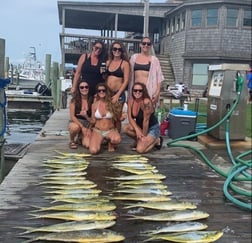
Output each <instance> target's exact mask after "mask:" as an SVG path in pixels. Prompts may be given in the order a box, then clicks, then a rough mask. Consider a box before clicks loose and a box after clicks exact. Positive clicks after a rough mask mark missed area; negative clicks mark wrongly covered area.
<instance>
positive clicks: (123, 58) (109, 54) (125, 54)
mask: <svg viewBox="0 0 252 243" xmlns="http://www.w3.org/2000/svg"><path fill="white" fill-rule="evenodd" d="M115 44H118V45H119V46H120V47H121V48H122V52H121V58H122V60H125V61H126V62H129V56H128V53H127V50H126V48H125V46H124V44H123V43H122V42H120V41H114V42H112V44H111V45H110V47H109V52H108V59H109V60H110V61H112V60H113V58H114V55H113V47H114V45H115Z"/></svg>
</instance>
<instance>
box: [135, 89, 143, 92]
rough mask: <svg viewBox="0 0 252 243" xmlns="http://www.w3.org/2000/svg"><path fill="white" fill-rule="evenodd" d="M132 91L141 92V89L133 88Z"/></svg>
mask: <svg viewBox="0 0 252 243" xmlns="http://www.w3.org/2000/svg"><path fill="white" fill-rule="evenodd" d="M133 92H135V93H137V92H139V93H142V92H143V90H142V89H133Z"/></svg>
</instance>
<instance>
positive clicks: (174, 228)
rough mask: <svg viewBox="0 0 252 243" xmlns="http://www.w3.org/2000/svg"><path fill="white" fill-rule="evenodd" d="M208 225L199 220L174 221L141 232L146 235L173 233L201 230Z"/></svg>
mask: <svg viewBox="0 0 252 243" xmlns="http://www.w3.org/2000/svg"><path fill="white" fill-rule="evenodd" d="M207 227H208V226H207V225H206V224H203V223H200V222H191V221H190V222H183V223H176V224H171V225H167V226H164V227H162V228H158V229H156V230H147V231H144V232H142V233H143V234H147V235H155V234H160V233H173V232H186V231H195V230H203V229H206V228H207Z"/></svg>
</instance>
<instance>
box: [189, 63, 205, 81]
mask: <svg viewBox="0 0 252 243" xmlns="http://www.w3.org/2000/svg"><path fill="white" fill-rule="evenodd" d="M207 81H208V64H206V63H204V64H203V63H202V64H199V63H195V64H193V77H192V85H202V86H205V85H206V84H207Z"/></svg>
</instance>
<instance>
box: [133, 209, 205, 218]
mask: <svg viewBox="0 0 252 243" xmlns="http://www.w3.org/2000/svg"><path fill="white" fill-rule="evenodd" d="M208 216H209V214H208V213H206V212H203V211H198V210H181V211H172V212H165V213H158V214H152V215H145V216H137V215H131V217H132V218H131V219H143V220H150V221H191V220H197V219H204V218H207V217H208Z"/></svg>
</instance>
